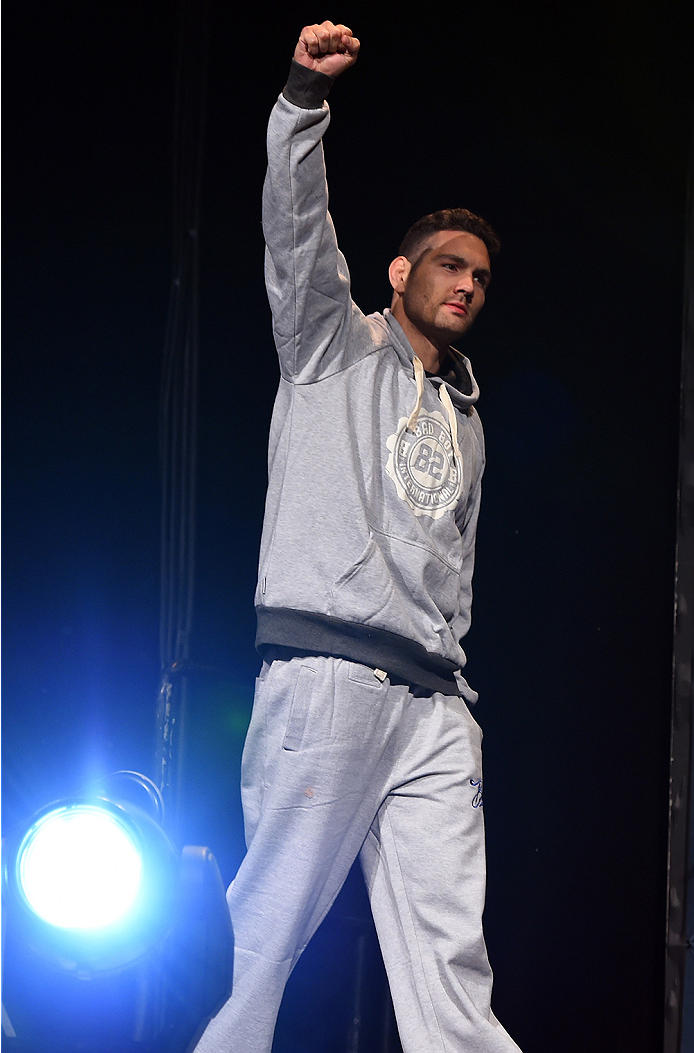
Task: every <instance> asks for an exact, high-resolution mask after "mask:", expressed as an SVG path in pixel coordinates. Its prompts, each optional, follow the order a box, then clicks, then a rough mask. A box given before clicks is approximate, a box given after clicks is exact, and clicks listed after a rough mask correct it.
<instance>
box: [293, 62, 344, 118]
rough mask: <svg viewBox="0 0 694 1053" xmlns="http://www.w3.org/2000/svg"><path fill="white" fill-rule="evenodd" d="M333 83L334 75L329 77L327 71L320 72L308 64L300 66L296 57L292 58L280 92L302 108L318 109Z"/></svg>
mask: <svg viewBox="0 0 694 1053" xmlns="http://www.w3.org/2000/svg"><path fill="white" fill-rule="evenodd" d="M334 83H335V78H334V77H329V76H328V74H327V73H321V72H320V71H319V70H314V69H309V68H308V66H302V65H301V63H300V62H297V61H296V59H292V64H291V68H290V70H289V76H288V78H287V83H286V84H285V86H284V88H283V89H282V94H283V95H284V97H285V99H286V100H287V102H291V103H293V104H294V105H295V106H300V107H301V108H302V110H319V109H320V108H321V106H322V105H323V100H324V99H326V98H327V96H328V92H329V91H330V89H331V88H332V86H333V84H334Z"/></svg>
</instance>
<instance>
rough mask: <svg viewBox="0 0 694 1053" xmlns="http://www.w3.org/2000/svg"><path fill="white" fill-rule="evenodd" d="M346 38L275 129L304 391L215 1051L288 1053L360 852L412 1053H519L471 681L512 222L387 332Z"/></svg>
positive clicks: (431, 253)
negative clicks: (293, 999) (344, 85)
mask: <svg viewBox="0 0 694 1053" xmlns="http://www.w3.org/2000/svg"><path fill="white" fill-rule="evenodd" d="M358 52H359V41H358V40H357V39H356V38H355V37H353V36H352V33H351V30H350V29H348V28H347V27H346V26H343V25H333V23H331V22H324V23H323V24H322V25H320V26H318V25H314V26H309V27H306V28H305V29H303V30H302V33H301V36H300V38H299V42H298V44H297V47H296V51H295V53H294V62H293V63H292V70H291V73H290V77H289V80H288V82H287V85H286V86H285V88H284V91H283V94H282V95H281V96H280V98H279V100H278V102H277V105H276V106H275V109H274V110H273V114H272V117H271V120H270V127H269V131H268V156H269V167H268V174H267V179H266V184H265V191H264V229H265V235H266V241H267V246H268V253H267V265H266V280H267V289H268V295H269V299H270V304H271V307H272V313H273V322H274V333H275V340H276V344H277V349H278V353H279V360H280V370H281V381H280V388H279V392H278V395H277V401H276V404H275V411H274V415H273V420H272V426H271V433H270V448H269V485H268V495H267V504H266V513H265V523H264V529H263V539H262V545H261V555H260V575H259V581H258V590H257V595H256V607H257V614H258V637H257V644H258V649H259V651H260V652H261V654H262V655H263V657H264V659H265V661H264V664H263V669H262V672H261V675H260V677H259V679H258V683H257V689H256V697H255V703H254V709H253V716H252V720H251V726H250V728H249V732H248V738H247V741H246V747H245V750H244V758H243V772H242V794H243V805H244V818H245V824H246V840H247V844H248V854H247V856H246V858H245V859H244V862H243V863H242V865H241V867H240V869H239V872H238V874H237V877H236V879H235V881H234V882H233V884H232V885H231V887H230V889H229V893H228V901H229V909H230V912H231V916H232V922H233V927H234V936H235V955H236V961H235V969H234V992H233V994H232V997H231V998H230V1000H229V1002H228V1003H227V1004H226V1006H224V1008H223V1009H222V1010H221V1012H220V1013H219V1014H218V1016H217V1017H216V1018H215V1019H214V1020H213V1021H212V1022H211V1024H210V1025H209V1027H208V1028H207V1030H206V1032H205V1034H204V1036H203V1038H202V1040H201V1042H200V1044H199V1046H198V1050H199V1051H200V1053H270V1048H271V1045H272V1036H273V1031H274V1026H275V1018H276V1015H277V1011H278V1008H279V1004H280V1000H281V997H282V992H283V989H284V985H285V983H286V980H287V978H288V976H289V974H290V972H291V969H292V967H293V965H294V964H295V962H296V961H297V959H298V957H299V955H300V954H301V952H302V950H303V949H304V947H305V946H306V944H307V943H308V941H309V939H310V938H311V936H312V935H313V933H314V932H315V930H316V928H317V927H318V925H319V924H320V922H321V921H322V919H323V918H324V916H325V914H326V913H327V911H328V909H329V908H330V905H331V904H332V902H333V900H334V898H335V896H336V895H337V893H338V891H339V889H340V887H341V885H342V883H343V881H344V880H345V877H346V876H347V873H348V871H349V869H350V867H351V865H352V863H353V861H354V859H355V858H356V857H357V855H359V857H360V860H361V864H362V868H363V871H364V875H365V878H366V884H367V887H368V890H369V896H370V899H371V905H372V910H373V915H374V919H375V923H376V928H377V931H378V936H379V940H380V943H381V947H382V951H383V957H384V960H385V963H386V968H387V971H388V977H389V982H390V986H391V990H392V994H393V1001H394V1005H395V1011H396V1016H397V1020H398V1027H399V1031H400V1036H401V1041H402V1045H403V1049H404V1051H405V1053H444V1051H446V1053H462V1051H468V1050H469V1051H473V1050H474V1051H476V1053H511V1051H514V1050H515V1051H517V1050H518V1047H517V1046H516V1044H515V1043H514V1042H513V1041H512V1040H511V1039H510V1038H509V1036H508V1035H507V1033H506V1032H505V1031H504V1030H503V1028H502V1027H501V1026H500V1024H499V1023H498V1022H497V1021H496V1019H495V1018H494V1016H493V1014H492V1013H491V1010H490V994H491V973H490V970H489V965H488V961H487V955H486V950H485V946H484V940H483V936H482V909H483V904H484V885H485V874H484V832H483V821H482V811H481V808H480V804H481V752H480V744H481V732H480V730H479V728H478V726H477V724H476V723H475V721H474V720H473V718H472V716H471V715H470V713H469V710H468V706H467V703H473V702H474V701H475V699H476V694H475V692H473V691H472V690H471V688H470V687H468V685H467V684H466V682H465V680H464V679H463V677H462V674H461V669H462V667H463V665H464V664H465V655H464V652H463V651H462V649H461V646H460V640H461V638H462V637H463V636H464V635H465V633H466V632H467V629H468V626H469V622H470V602H471V577H472V565H473V558H474V536H475V526H476V521H477V513H478V507H479V495H480V478H481V475H482V469H483V463H484V452H483V438H482V429H481V425H480V423H479V418H478V416H477V414H476V412H475V409H474V403H475V401H476V399H477V394H478V389H477V385H476V383H475V380H474V378H473V376H472V371H471V369H470V365H469V362H468V361H467V359H466V358H464V357H463V356H462V355H461V354H460V353H459V352H457V351H455V350H453V349H452V348H451V346H450V345H451V342H452V341H455V340H458V339H459V338H460V337H461V336H464V334H465V333H466V332H467V330H468V329H469V328H470V326H471V325H472V323H473V322H474V320H475V317H476V315H477V313H478V312H479V310H480V309H481V307H482V305H483V303H484V299H485V294H486V289H487V286H488V284H489V279H490V265H489V253H490V251H491V252H493V251H495V250H496V249H497V248H498V242H497V239H496V236H495V235H494V233H493V231H492V230H491V228H490V227H489V226H488V225H487V224H486V223H485V222H484V221H483V220H481V219H479V218H478V217H475V216H473V215H471V214H470V213H468V212H466V211H464V210H462V209H458V210H452V211H449V212H442V213H435V214H434V215H433V216H429V217H425V218H424V219H423V220H420V222H419V223H417V224H415V226H414V227H413V228H412V229H411V230H410V232H409V233H408V234H407V236H406V238H405V241H404V242H403V245H402V247H401V251H400V255H398V257H397V258H396V259H395V260H394V261H393V263H392V264H391V266H390V272H389V273H390V281H391V284H392V286H393V300H392V306H391V310H390V311H386V312H385V314H383V315H381V314H376V315H371V316H369V317H368V318H366V317H364V315H363V314H362V313H361V311H360V310H359V309H358V307H356V305H355V304H354V303H353V302H352V300H351V298H350V290H349V275H348V271H347V267H346V264H345V261H344V259H343V257H342V256H341V254H340V252H339V251H338V248H337V244H336V241H335V233H334V230H333V226H332V221H331V219H330V216H329V214H328V212H327V189H326V184H325V171H324V165H323V154H322V148H321V138H322V135H323V133H324V131H325V129H326V127H327V125H328V120H329V112H328V107H327V104H326V103H325V101H324V100H325V96H326V95H327V92H328V90H329V88H330V87H331V85H332V83H333V82H334V78H335V77H337V76H339V75H340V74H341V73H342V72H344V71H345V70H346V69H348V68H349V67H350V66H352V65H354V63H355V62H356V60H357V55H358Z"/></svg>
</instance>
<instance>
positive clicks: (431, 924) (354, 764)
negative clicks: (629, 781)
mask: <svg viewBox="0 0 694 1053" xmlns="http://www.w3.org/2000/svg"><path fill="white" fill-rule="evenodd" d="M480 746H481V732H480V729H479V727H478V726H477V724H476V723H475V721H474V720H473V718H472V716H471V715H470V713H469V711H468V708H467V706H466V704H465V702H464V701H463V700H462V699H461V698H460V697H459V696H448V697H447V696H444V695H441V694H433V695H425V694H423V693H421V694H420V695H419V696H415V695H413V693H412V692H411V691H410V690H409V689H408V688H407V687H405V686H403V685H392V684H390V682H389V680H388V679H386V680H385V681H381V680H380V679H379V678H378V676H377V675H376V674H375V672H374V670H373V669H370V668H368V667H366V666H361V665H357V664H355V663H352V662H347V661H345V660H343V659H337V658H318V657H316V658H305V659H299V658H295V659H293V660H291V661H289V662H279V661H275V662H273V663H272V665H270V666H268V665H267V664H266V665H265V666H264V667H263V671H262V673H261V676H260V678H259V680H258V684H257V691H256V700H255V705H254V708H253V717H252V720H251V726H250V728H249V732H248V738H247V741H246V748H245V751H244V758H243V774H242V792H243V804H244V816H245V819H246V839H247V842H248V854H247V855H246V857H245V859H244V861H243V863H242V864H241V867H240V869H239V872H238V874H237V876H236V879H235V881H234V882H233V884H232V885H231V887H230V888H229V892H228V897H227V898H228V902H229V910H230V912H231V919H232V925H233V929H234V939H235V965H234V991H233V994H232V997H231V999H230V1000H229V1001H228V1002H227V1004H226V1005H225V1006H224V1007H223V1009H222V1010H221V1012H220V1013H219V1014H218V1015H217V1016H216V1017H215V1019H214V1020H213V1021H212V1022H211V1023H210V1025H209V1026H208V1028H207V1030H206V1032H205V1034H204V1036H203V1038H202V1039H201V1041H200V1043H199V1045H198V1047H197V1053H270V1049H271V1045H272V1037H273V1031H274V1026H275V1018H276V1015H277V1011H278V1008H279V1004H280V1000H281V997H282V992H283V989H284V985H285V983H286V980H287V978H288V976H289V974H290V972H291V970H292V967H293V966H294V964H295V963H296V961H297V959H298V957H299V955H300V954H301V951H302V950H303V949H304V947H305V946H306V944H307V943H308V941H309V939H310V938H311V936H312V935H313V933H314V932H315V930H316V928H317V927H318V925H319V924H320V922H321V921H322V919H323V918H324V916H325V914H326V913H327V911H328V909H329V907H330V905H331V904H332V902H333V900H334V898H335V896H336V895H337V893H338V891H339V889H340V887H341V885H342V883H343V881H344V879H345V877H346V875H347V873H348V871H349V868H350V866H351V864H352V862H353V860H354V858H355V857H356V855H357V854H358V853H359V851H360V849H361V862H362V867H363V869H364V874H365V877H366V882H367V886H368V888H369V894H370V898H371V904H372V909H373V913H374V919H375V922H376V928H377V931H378V936H379V941H380V943H381V947H382V950H383V956H384V960H385V962H386V967H387V970H388V976H389V981H390V985H391V990H392V993H393V1001H394V1005H395V1011H396V1016H397V1020H398V1027H399V1031H400V1036H401V1042H402V1046H403V1050H404V1053H518V1047H517V1046H516V1044H515V1043H514V1042H513V1041H512V1040H511V1039H510V1038H509V1036H508V1035H507V1033H506V1032H505V1031H504V1029H503V1028H502V1027H501V1026H500V1025H499V1024H498V1022H497V1021H496V1019H495V1018H494V1016H493V1014H492V1013H491V1011H490V995H491V985H492V976H491V971H490V969H489V963H488V960H487V954H486V951H485V946H484V940H483V937H482V925H481V918H482V909H483V905H484V883H485V868H484V828H483V818H482V807H481V749H480Z"/></svg>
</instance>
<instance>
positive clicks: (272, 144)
mask: <svg viewBox="0 0 694 1053" xmlns="http://www.w3.org/2000/svg"><path fill="white" fill-rule="evenodd" d="M295 66H296V67H298V69H297V70H295V69H294V67H295ZM318 78H320V79H318ZM331 81H332V78H331V77H326V76H325V75H324V74H313V73H311V71H309V70H305V69H304V67H302V66H299V64H298V63H293V67H292V73H291V74H290V78H289V81H288V82H287V86H286V87H285V89H284V92H283V94H282V95H280V97H279V99H278V101H277V103H276V105H275V107H274V109H273V111H272V115H271V117H270V124H269V127H268V137H267V146H268V170H267V175H266V178H265V187H264V191H263V230H264V233H265V242H266V246H267V249H266V255H265V282H266V286H267V293H268V298H269V300H270V307H271V310H272V318H273V332H274V336H275V343H276V345H277V352H278V355H279V361H280V371H281V373H282V376H283V377H284V379H285V380H288V381H291V382H294V383H299V384H307V383H312V382H314V381H317V380H321V379H322V378H323V377H326V376H329V375H331V374H334V373H336V372H339V371H340V370H342V369H345V368H347V367H348V366H350V365H351V364H352V363H353V362H354V361H356V360H358V359H359V358H362V357H364V356H365V355H366V354H368V352H369V350H372V349H373V343H372V341H371V339H370V329H369V325H368V322H367V320H366V318H365V317H364V315H363V314H362V312H361V311H360V310H359V308H358V307H357V306H356V305H355V304H354V303H353V301H352V298H351V293H350V279H349V271H348V269H347V263H346V261H345V258H344V256H343V255H342V253H341V252H340V251H339V249H338V247H337V240H336V237H335V230H334V227H333V223H332V219H331V217H330V213H329V212H328V188H327V183H326V178H325V164H324V160H323V146H322V141H321V140H322V137H323V134H324V132H325V130H326V128H327V127H328V124H329V121H330V113H329V110H328V105H327V103H326V102H325V101H324V97H325V94H327V90H328V89H329V87H330V82H331ZM290 100H292V101H290Z"/></svg>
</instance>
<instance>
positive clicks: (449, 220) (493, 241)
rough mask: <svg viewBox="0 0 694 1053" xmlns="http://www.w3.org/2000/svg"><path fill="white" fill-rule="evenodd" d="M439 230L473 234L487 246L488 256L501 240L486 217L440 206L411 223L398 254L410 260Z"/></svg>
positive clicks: (498, 246) (491, 254)
mask: <svg viewBox="0 0 694 1053" xmlns="http://www.w3.org/2000/svg"><path fill="white" fill-rule="evenodd" d="M439 230H463V231H465V232H466V233H467V234H474V235H476V237H478V238H479V239H480V240H481V241H483V242H484V244H485V245H486V246H487V252H488V253H489V255H490V256H495V255H496V254H497V252H498V251H499V249H500V248H501V242H500V241H499V239H498V237H497V236H496V234H495V233H494V231H493V230H492V228H491V227H490V225H489V224H488V223H487V221H486V219H482V217H481V216H476V215H475V214H474V212H468V210H467V209H466V208H442V209H440V210H439V211H438V212H430V213H429V215H428V216H422V218H421V219H418V220H417V222H416V223H413V224H412V226H411V227H410V229H409V230H408V232H407V234H406V235H405V237H404V238H403V239H402V244H401V245H400V248H399V250H398V256H406V257H407V258H408V260H410V262H412V258H413V257H414V256H416V255H417V252H418V250H419V248H420V247H421V245H422V242H424V241H426V240H427V238H428V237H430V235H432V234H435V233H436V232H437V231H439Z"/></svg>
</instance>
